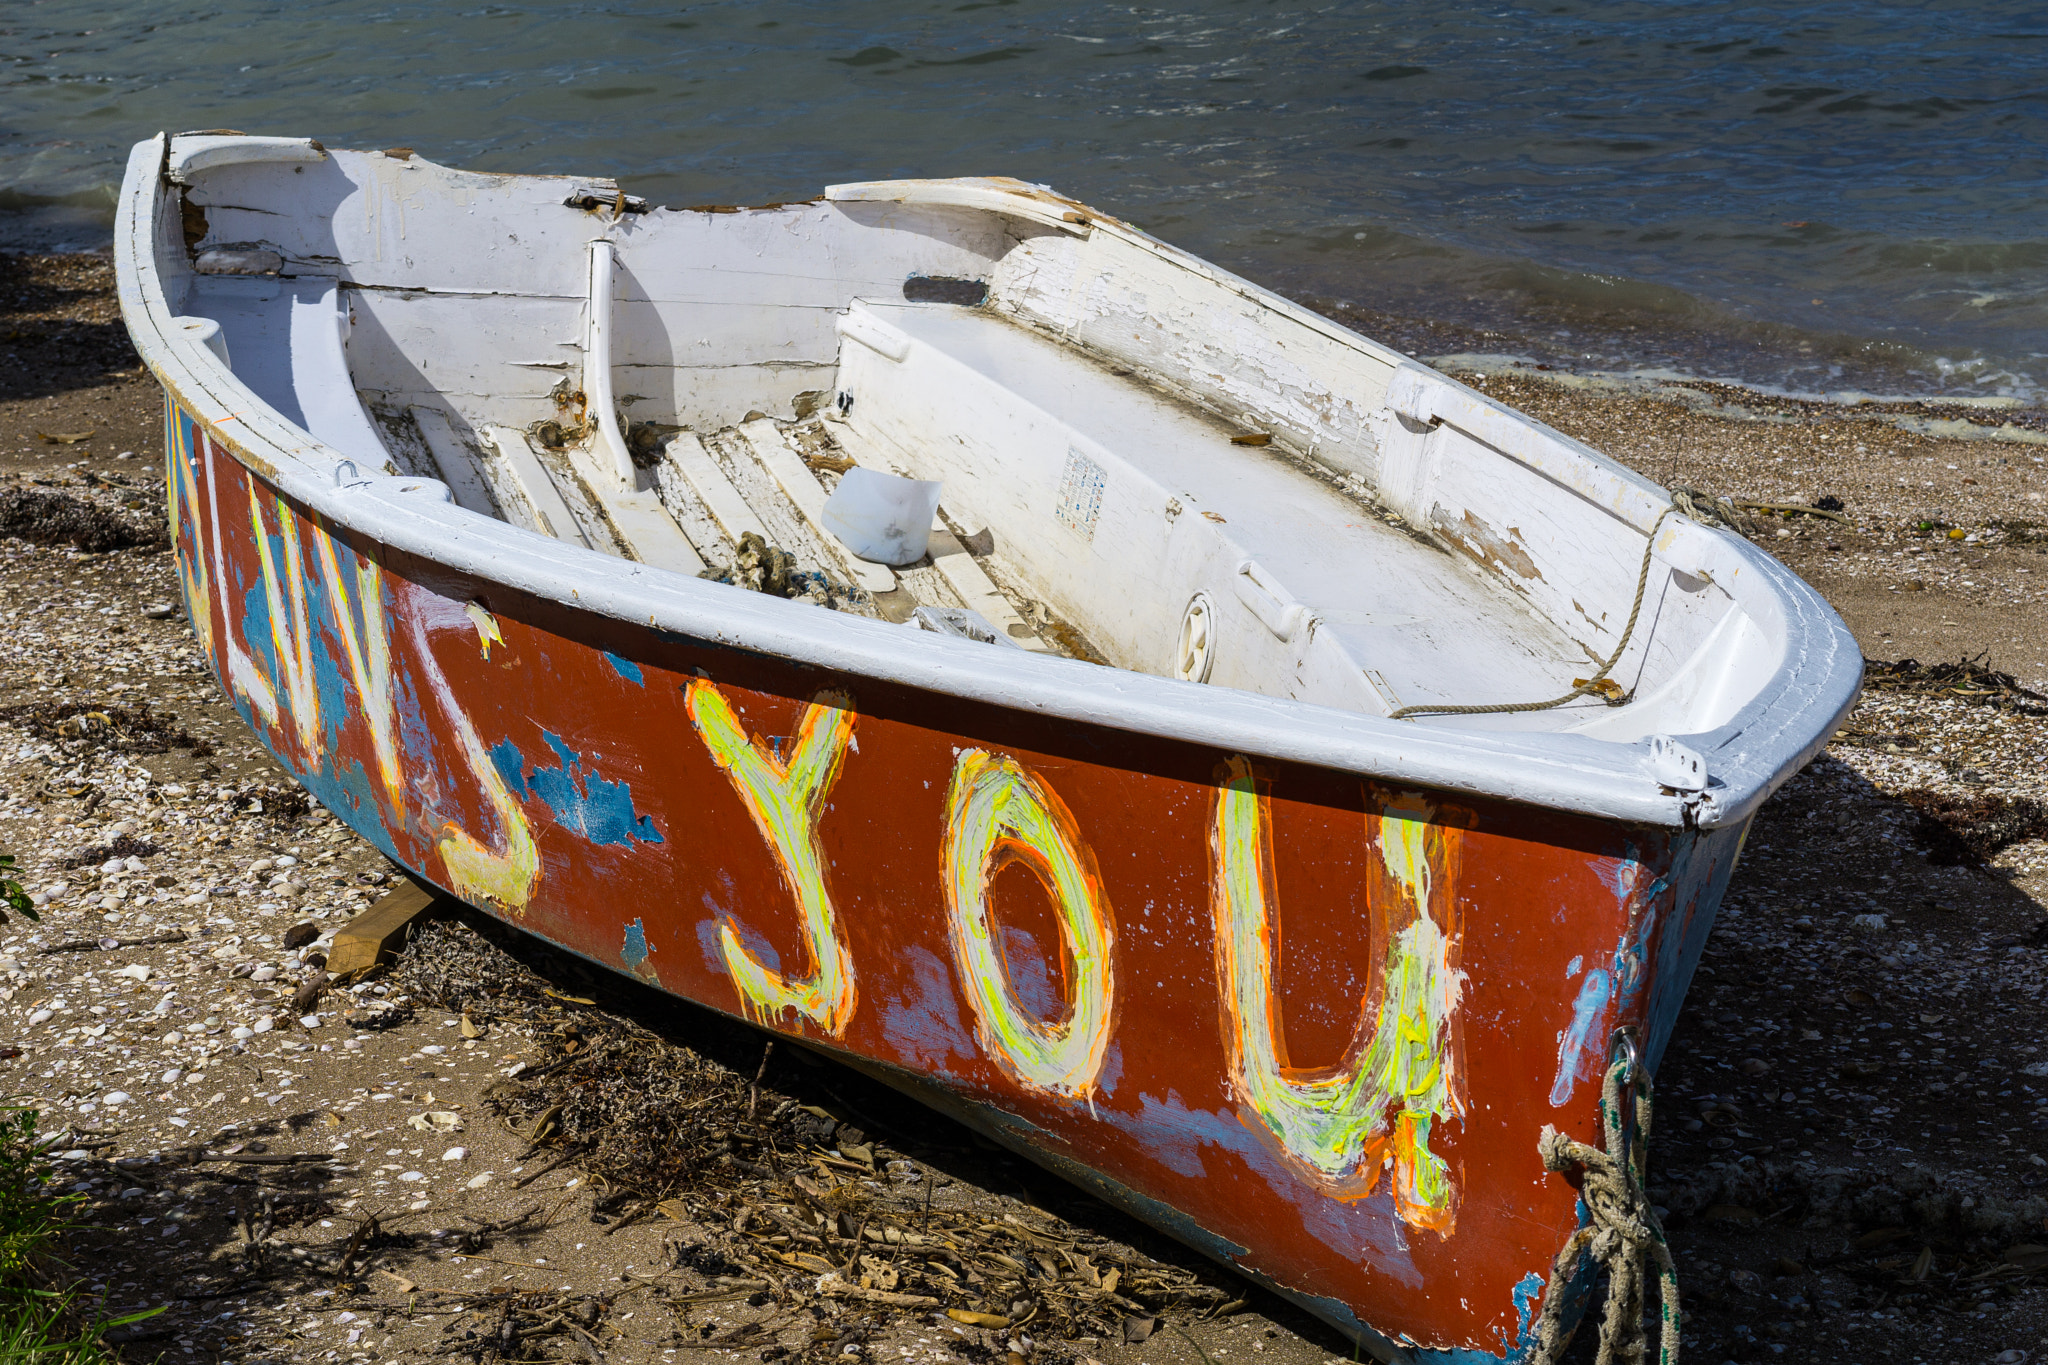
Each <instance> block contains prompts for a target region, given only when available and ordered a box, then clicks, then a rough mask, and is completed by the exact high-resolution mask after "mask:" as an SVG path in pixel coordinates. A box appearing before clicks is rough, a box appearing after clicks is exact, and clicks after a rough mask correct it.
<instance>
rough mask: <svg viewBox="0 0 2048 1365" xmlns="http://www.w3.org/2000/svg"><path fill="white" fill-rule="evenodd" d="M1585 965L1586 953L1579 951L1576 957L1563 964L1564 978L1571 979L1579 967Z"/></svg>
mask: <svg viewBox="0 0 2048 1365" xmlns="http://www.w3.org/2000/svg"><path fill="white" fill-rule="evenodd" d="M1585 965H1586V955H1585V954H1584V953H1580V954H1579V955H1578V956H1577V957H1575V958H1573V959H1572V960H1571V961H1570V962H1568V963H1566V964H1565V969H1564V979H1565V980H1567V981H1569V980H1571V979H1572V978H1573V977H1575V976H1577V975H1578V974H1579V968H1581V967H1583V966H1585Z"/></svg>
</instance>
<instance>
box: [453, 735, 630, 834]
mask: <svg viewBox="0 0 2048 1365" xmlns="http://www.w3.org/2000/svg"><path fill="white" fill-rule="evenodd" d="M541 739H542V740H544V741H545V742H546V743H547V746H548V748H550V749H552V750H553V751H554V754H555V757H557V758H559V759H561V760H562V764H561V766H560V767H558V768H548V767H538V766H536V767H535V768H534V769H533V770H532V771H531V772H527V771H524V768H525V756H524V755H523V754H521V753H520V752H519V746H518V745H516V744H514V743H513V742H512V741H511V740H510V739H503V740H500V741H498V742H497V743H496V744H494V745H492V746H491V749H490V758H491V766H492V767H494V768H496V769H497V770H498V776H500V777H501V778H503V779H504V780H505V785H506V786H508V787H510V788H511V789H512V790H513V791H515V792H517V793H518V794H519V795H520V796H521V797H533V798H537V799H539V800H541V801H544V802H546V803H547V807H548V809H549V810H551V811H553V812H554V813H555V819H556V820H557V821H559V822H560V823H561V824H562V825H563V826H564V827H566V828H568V829H572V830H574V831H576V832H577V833H578V834H581V835H582V836H583V837H584V838H586V839H588V840H590V842H591V843H593V844H621V845H627V846H630V845H632V844H633V843H634V842H635V841H636V840H637V841H638V842H640V843H643V844H659V843H663V842H665V841H664V840H663V839H662V837H661V831H660V830H659V829H657V828H655V824H654V817H653V816H651V815H642V814H640V813H639V812H638V811H636V810H634V809H633V789H632V787H630V786H628V785H627V784H626V783H625V782H623V781H619V782H614V781H612V780H610V779H609V778H606V777H603V776H601V775H599V774H598V773H597V772H596V771H595V770H593V769H592V768H591V767H590V765H589V764H588V763H586V762H585V760H584V758H583V756H582V755H581V754H578V753H577V752H576V751H575V750H574V749H572V748H570V747H569V746H568V745H567V744H565V743H563V742H562V739H561V737H560V736H558V735H555V734H552V733H549V732H548V731H545V730H543V731H542V732H541Z"/></svg>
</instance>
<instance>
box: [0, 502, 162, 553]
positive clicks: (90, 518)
mask: <svg viewBox="0 0 2048 1365" xmlns="http://www.w3.org/2000/svg"><path fill="white" fill-rule="evenodd" d="M0 536H4V537H12V538H13V539H16V540H25V541H28V542H29V543H30V544H33V545H73V546H76V547H77V548H79V549H81V550H85V551H89V552H90V553H93V554H103V553H105V552H106V551H109V550H136V549H141V550H161V549H165V548H167V547H168V546H169V544H170V542H169V540H168V539H167V537H166V536H165V534H164V527H163V523H162V522H161V521H158V522H155V523H153V524H152V523H149V522H143V521H138V520H135V519H133V518H130V517H124V516H121V515H119V514H118V513H115V512H112V511H109V510H108V509H106V508H104V507H101V506H99V505H98V504H96V503H93V502H90V501H88V500H87V499H85V498H80V497H76V496H74V495H72V494H70V493H61V492H58V491H57V490H55V489H50V488H5V489H0Z"/></svg>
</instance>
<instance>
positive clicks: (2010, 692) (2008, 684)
mask: <svg viewBox="0 0 2048 1365" xmlns="http://www.w3.org/2000/svg"><path fill="white" fill-rule="evenodd" d="M1986 657H1987V656H1986V655H1982V654H1980V655H1978V656H1977V657H1976V658H1974V659H1971V658H1963V659H1958V660H1956V661H1955V662H1954V663H1952V664H1923V663H1921V662H1920V661H1919V660H1917V659H1900V660H1898V661H1897V662H1895V663H1887V662H1885V661H1884V660H1882V659H1870V660H1868V661H1866V662H1865V663H1864V665H1863V685H1864V687H1866V688H1868V689H1870V690H1871V691H1873V692H1904V693H1909V694H1913V695H1917V696H1923V697H1956V698H1959V699H1961V700H1963V701H1967V702H1971V703H1973V704H1975V705H1978V706H1995V707H1998V708H1999V709H2001V710H2013V711H2020V712H2023V713H2025V714H2027V715H2048V697H2044V696H2042V695H2041V694H2040V693H2039V692H2034V691H2030V690H2029V689H2027V688H2025V687H2022V686H2021V685H2020V684H2019V682H2018V680H2017V679H2015V678H2014V677H2013V676H2012V674H2010V673H2000V672H1998V671H1997V670H1996V669H1993V668H1991V667H1990V666H1988V665H1987V664H1986V663H1985V662H1984V660H1985V658H1986Z"/></svg>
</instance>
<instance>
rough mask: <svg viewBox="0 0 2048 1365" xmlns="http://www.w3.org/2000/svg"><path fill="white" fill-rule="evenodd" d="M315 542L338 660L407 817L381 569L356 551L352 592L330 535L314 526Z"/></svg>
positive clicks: (380, 768) (394, 803)
mask: <svg viewBox="0 0 2048 1365" xmlns="http://www.w3.org/2000/svg"><path fill="white" fill-rule="evenodd" d="M311 535H312V537H313V545H314V548H315V550H316V551H317V552H318V554H319V558H320V568H321V572H322V573H324V574H325V575H326V579H327V591H328V596H329V597H330V598H331V599H332V600H333V602H334V621H335V625H336V626H337V627H339V629H340V632H341V645H342V650H341V652H342V658H343V661H344V662H346V663H347V664H348V671H349V677H350V679H351V680H353V681H354V683H355V686H356V702H357V706H358V708H359V713H360V714H361V716H362V719H363V723H364V724H365V725H366V726H368V727H369V731H370V747H371V748H372V749H373V750H375V751H376V755H377V776H378V779H379V780H380V781H381V782H382V783H383V784H384V795H385V798H386V799H387V800H389V801H390V802H391V809H392V813H393V814H394V815H396V816H398V817H400V818H401V819H402V818H403V817H404V815H405V772H404V770H403V769H402V768H401V767H400V766H399V762H398V711H397V708H396V707H395V706H394V705H393V704H392V697H391V642H390V639H389V636H388V633H387V631H386V628H385V624H384V570H383V568H382V566H380V565H379V564H378V563H377V561H376V560H374V559H371V558H370V557H369V556H367V555H358V556H357V557H356V565H355V593H354V598H353V600H351V597H350V592H349V582H348V580H347V579H346V578H344V577H343V576H342V572H341V566H340V564H339V563H338V562H337V561H336V559H335V555H334V537H333V536H331V535H329V534H328V533H327V532H326V530H324V529H323V528H321V527H319V526H317V525H315V526H313V527H312V528H311Z"/></svg>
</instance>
